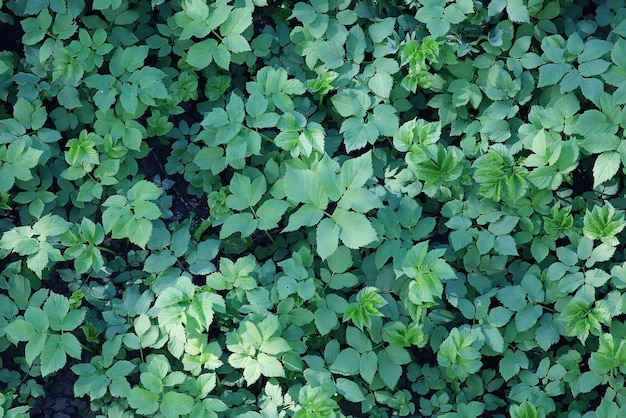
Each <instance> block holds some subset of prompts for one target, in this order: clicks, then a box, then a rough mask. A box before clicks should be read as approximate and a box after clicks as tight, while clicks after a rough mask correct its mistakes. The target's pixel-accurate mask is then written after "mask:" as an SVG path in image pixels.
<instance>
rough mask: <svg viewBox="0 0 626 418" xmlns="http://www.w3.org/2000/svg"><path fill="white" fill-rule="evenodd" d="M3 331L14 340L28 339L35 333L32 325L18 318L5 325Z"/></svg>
mask: <svg viewBox="0 0 626 418" xmlns="http://www.w3.org/2000/svg"><path fill="white" fill-rule="evenodd" d="M4 332H6V334H7V335H8V336H9V338H11V339H13V340H15V341H29V340H31V339H33V338H34V337H35V335H36V334H37V330H36V329H35V327H34V326H33V325H31V324H30V323H29V322H27V321H25V320H23V319H19V318H18V319H15V320H13V321H12V322H11V323H10V324H9V325H7V326H5V328H4Z"/></svg>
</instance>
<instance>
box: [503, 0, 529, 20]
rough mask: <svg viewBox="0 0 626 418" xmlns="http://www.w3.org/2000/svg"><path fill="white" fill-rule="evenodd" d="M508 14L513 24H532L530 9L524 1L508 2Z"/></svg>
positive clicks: (508, 0)
mask: <svg viewBox="0 0 626 418" xmlns="http://www.w3.org/2000/svg"><path fill="white" fill-rule="evenodd" d="M506 13H507V14H508V15H509V19H511V20H512V21H513V22H517V23H530V16H529V15H528V8H527V7H526V4H525V2H524V0H507V2H506Z"/></svg>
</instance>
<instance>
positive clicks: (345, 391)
mask: <svg viewBox="0 0 626 418" xmlns="http://www.w3.org/2000/svg"><path fill="white" fill-rule="evenodd" d="M337 392H339V394H340V395H342V396H343V397H344V398H346V399H347V400H349V401H350V402H363V401H364V400H365V396H363V392H362V391H361V388H359V385H357V384H356V383H354V382H353V381H351V380H348V379H344V378H343V377H340V378H339V379H337Z"/></svg>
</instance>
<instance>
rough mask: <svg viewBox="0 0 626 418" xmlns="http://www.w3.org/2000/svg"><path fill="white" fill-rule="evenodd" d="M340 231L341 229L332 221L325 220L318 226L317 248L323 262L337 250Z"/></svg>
mask: <svg viewBox="0 0 626 418" xmlns="http://www.w3.org/2000/svg"><path fill="white" fill-rule="evenodd" d="M340 231H341V228H340V227H339V225H337V224H336V223H335V222H334V221H333V220H332V219H328V218H327V219H324V220H322V221H321V222H320V223H319V224H318V225H317V231H316V247H317V254H318V255H319V256H320V258H321V259H322V260H326V259H327V258H328V257H330V256H331V255H333V253H334V252H335V251H336V250H337V247H338V246H339V233H340Z"/></svg>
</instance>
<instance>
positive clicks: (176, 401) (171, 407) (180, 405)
mask: <svg viewBox="0 0 626 418" xmlns="http://www.w3.org/2000/svg"><path fill="white" fill-rule="evenodd" d="M194 404H195V403H194V399H193V398H192V397H191V396H189V395H186V394H184V393H178V392H166V393H165V394H164V395H163V399H162V400H161V407H160V409H161V412H162V413H163V415H165V416H166V417H177V416H180V415H186V414H188V413H190V412H191V411H192V409H193V406H194Z"/></svg>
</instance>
